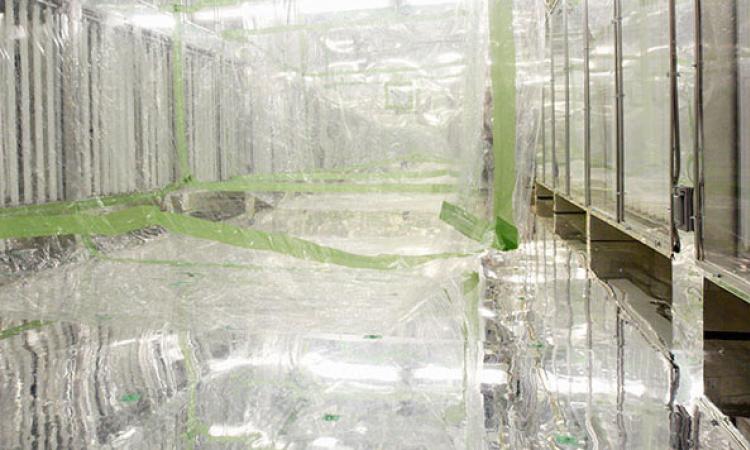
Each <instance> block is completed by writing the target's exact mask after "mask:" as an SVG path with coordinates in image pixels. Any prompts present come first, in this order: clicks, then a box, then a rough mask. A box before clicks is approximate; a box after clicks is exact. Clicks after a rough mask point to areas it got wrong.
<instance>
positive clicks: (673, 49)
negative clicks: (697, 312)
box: [669, 0, 680, 253]
mask: <svg viewBox="0 0 750 450" xmlns="http://www.w3.org/2000/svg"><path fill="white" fill-rule="evenodd" d="M669 98H670V106H671V107H670V109H669V123H670V134H669V140H670V144H671V146H670V147H671V148H670V150H671V154H670V158H669V175H670V177H669V186H670V188H669V193H670V197H671V195H672V192H673V190H674V189H675V188H676V187H677V185H678V184H679V180H680V104H679V93H678V91H677V22H676V13H675V0H669ZM672 208H674V205H673V204H671V202H670V211H671V210H672ZM669 225H670V226H669V228H670V237H671V241H672V251H674V252H676V253H679V252H680V236H679V234H678V232H677V227H676V225H675V221H674V214H671V213H670V214H669Z"/></svg>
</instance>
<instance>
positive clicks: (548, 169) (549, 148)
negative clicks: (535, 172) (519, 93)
mask: <svg viewBox="0 0 750 450" xmlns="http://www.w3.org/2000/svg"><path fill="white" fill-rule="evenodd" d="M550 22H551V21H550V20H549V18H548V19H547V22H546V27H545V30H546V33H547V36H546V42H545V46H544V51H545V63H546V70H544V76H545V78H546V83H545V84H544V87H543V97H544V99H543V101H544V103H543V109H544V112H543V119H544V157H543V158H542V165H543V169H544V171H543V175H542V181H543V182H544V184H545V185H546V186H547V187H553V186H554V160H555V110H554V103H553V98H554V94H553V92H552V90H553V86H552V71H553V69H554V68H553V67H552V56H551V55H552V52H551V51H550V47H551V45H550V42H551V39H552V31H551V23H550Z"/></svg>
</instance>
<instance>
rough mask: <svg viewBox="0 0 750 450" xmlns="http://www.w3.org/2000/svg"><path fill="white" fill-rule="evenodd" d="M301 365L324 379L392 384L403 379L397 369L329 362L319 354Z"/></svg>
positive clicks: (309, 356)
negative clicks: (373, 381)
mask: <svg viewBox="0 0 750 450" xmlns="http://www.w3.org/2000/svg"><path fill="white" fill-rule="evenodd" d="M301 365H302V366H304V367H306V368H307V370H309V371H310V372H312V373H313V374H315V375H317V376H319V377H323V378H333V379H339V380H357V381H362V380H375V381H385V382H390V383H393V382H396V381H398V380H400V379H401V377H400V376H399V370H398V368H397V367H393V366H377V365H374V364H352V363H343V362H335V361H328V360H326V359H323V358H322V357H321V356H320V355H317V354H311V355H308V356H305V357H304V358H302V361H301Z"/></svg>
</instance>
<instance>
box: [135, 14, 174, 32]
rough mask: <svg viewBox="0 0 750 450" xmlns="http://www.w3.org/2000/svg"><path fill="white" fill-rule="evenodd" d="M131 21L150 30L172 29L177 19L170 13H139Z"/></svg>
mask: <svg viewBox="0 0 750 450" xmlns="http://www.w3.org/2000/svg"><path fill="white" fill-rule="evenodd" d="M130 21H131V22H132V23H133V25H135V26H136V27H138V28H146V29H149V30H164V29H171V28H174V26H175V19H174V17H172V16H171V15H169V14H137V15H134V16H133V17H131V18H130Z"/></svg>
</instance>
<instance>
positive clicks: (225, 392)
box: [0, 193, 483, 449]
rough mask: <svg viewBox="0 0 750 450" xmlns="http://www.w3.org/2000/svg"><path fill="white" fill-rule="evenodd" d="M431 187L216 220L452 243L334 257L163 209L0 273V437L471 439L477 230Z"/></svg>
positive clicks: (291, 202) (355, 239)
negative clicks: (197, 233)
mask: <svg viewBox="0 0 750 450" xmlns="http://www.w3.org/2000/svg"><path fill="white" fill-rule="evenodd" d="M432 197H433V198H430V196H429V195H427V196H425V195H421V196H420V195H418V194H410V195H403V194H390V193H370V194H368V193H364V194H358V196H355V195H354V194H350V193H345V194H332V193H323V194H305V195H294V194H292V195H286V196H284V197H282V198H280V199H278V200H277V201H276V203H275V207H273V208H271V207H265V208H262V209H260V210H259V211H258V212H257V213H255V214H254V216H252V217H251V216H250V215H249V214H243V215H239V216H236V217H234V218H232V219H230V220H227V221H226V222H224V223H225V224H226V225H228V226H229V225H231V226H240V225H247V226H252V227H254V228H257V229H258V230H267V231H268V232H269V233H271V232H275V231H279V230H283V231H284V232H289V233H294V234H295V235H298V236H304V237H305V238H307V239H309V240H310V241H309V242H319V243H320V244H327V245H331V246H332V247H334V248H337V249H343V250H342V251H352V252H358V254H360V255H361V257H363V258H366V257H367V256H368V255H370V254H372V253H378V254H379V252H382V251H392V252H400V254H403V255H405V256H404V261H408V255H410V254H424V253H430V254H434V253H449V252H453V253H455V252H459V253H460V252H464V251H467V250H469V249H472V252H467V253H466V254H467V255H468V256H450V257H448V256H446V257H441V258H435V259H431V260H425V261H421V260H420V261H419V263H418V264H414V265H411V266H398V265H397V266H395V267H394V268H386V267H375V268H361V267H359V266H358V265H357V264H350V265H349V266H351V267H349V266H348V265H347V262H346V261H344V262H343V263H326V262H321V261H318V260H315V259H314V258H313V259H305V258H300V257H298V256H296V255H290V254H286V253H284V252H278V251H260V250H254V249H251V248H247V247H240V246H237V245H232V244H227V243H222V242H220V241H213V240H210V239H200V238H196V237H194V236H191V235H190V234H189V233H176V232H173V231H170V227H169V226H166V227H151V228H146V229H144V230H140V231H137V232H131V233H129V234H127V235H125V236H119V237H108V236H92V237H86V238H83V239H80V240H79V241H78V242H77V243H76V244H74V245H71V246H70V248H68V251H67V253H64V254H58V256H57V257H58V258H59V260H58V261H51V259H52V257H51V256H50V257H49V258H48V259H47V260H46V261H45V263H46V264H47V265H48V266H51V267H47V270H39V269H38V268H37V269H36V270H34V271H33V273H28V272H27V273H25V274H23V275H21V274H20V273H17V274H16V275H14V276H13V277H12V279H10V280H5V282H4V286H3V288H2V289H1V290H0V305H2V312H1V313H0V314H1V317H2V319H1V320H2V322H1V323H2V326H0V329H1V330H2V331H0V346H2V347H0V349H1V350H0V354H2V355H3V356H2V359H3V368H2V370H1V371H0V386H2V389H3V392H15V391H14V389H19V390H18V391H17V395H13V396H3V397H0V402H2V409H3V411H5V413H4V417H5V418H6V420H3V423H2V425H0V442H3V445H4V446H8V447H9V448H13V447H21V448H27V447H30V446H34V445H35V444H36V445H40V446H44V445H49V446H52V447H54V446H57V447H61V448H193V447H194V448H430V449H432V448H446V449H451V448H461V449H463V448H482V442H483V433H482V404H481V398H480V392H479V385H478V381H477V377H478V376H479V374H478V368H479V361H480V359H479V350H480V348H479V346H480V341H479V336H480V331H479V326H480V325H479V316H478V310H477V300H478V289H479V288H480V286H479V285H478V282H479V278H478V277H477V275H476V273H475V272H474V270H475V269H476V265H477V256H476V255H475V254H474V253H473V251H476V249H477V246H478V245H479V244H478V243H477V242H475V241H473V240H471V239H469V238H467V237H465V236H464V235H462V234H461V233H459V232H458V231H456V230H454V229H453V228H452V227H450V226H449V225H447V224H445V223H444V222H443V221H441V220H440V218H439V214H440V210H441V207H442V206H441V204H440V202H438V201H436V199H435V198H434V197H436V195H434V194H433V195H432ZM437 197H441V196H440V195H437ZM268 200H269V202H270V201H272V199H268ZM306 205H307V206H306ZM165 214H166V213H165ZM181 217H182V216H181ZM248 224H251V225H248ZM165 230H166V231H165ZM58 245H62V244H59V243H58ZM52 247H54V246H52ZM38 251H39V252H41V251H43V250H38ZM23 256H26V260H22V259H21V258H22V257H23ZM34 256H35V255H34V254H33V253H27V254H23V253H22V252H17V253H15V257H16V259H15V262H16V263H19V264H20V263H21V262H22V261H26V262H27V263H29V264H31V263H32V262H33V261H35V259H34ZM336 258H337V257H334V258H333V260H334V261H338V260H337V259H336ZM373 258H376V259H377V258H379V256H374V257H373ZM55 266H57V267H55ZM392 269H398V270H392ZM471 274H473V275H471ZM14 386H15V387H14ZM32 386H33V387H32Z"/></svg>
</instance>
